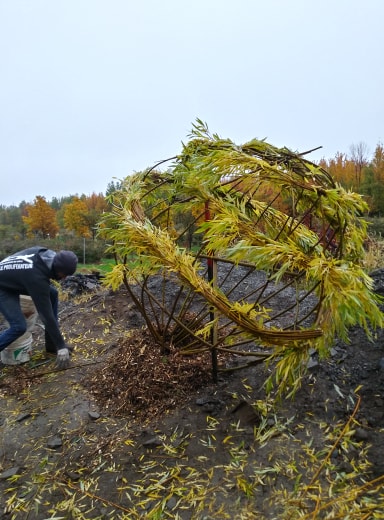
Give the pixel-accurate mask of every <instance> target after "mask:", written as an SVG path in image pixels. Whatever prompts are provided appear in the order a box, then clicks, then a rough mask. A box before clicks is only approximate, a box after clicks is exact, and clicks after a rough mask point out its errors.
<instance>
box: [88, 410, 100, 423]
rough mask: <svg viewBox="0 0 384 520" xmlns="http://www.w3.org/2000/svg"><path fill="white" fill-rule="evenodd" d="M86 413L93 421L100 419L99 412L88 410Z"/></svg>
mask: <svg viewBox="0 0 384 520" xmlns="http://www.w3.org/2000/svg"><path fill="white" fill-rule="evenodd" d="M88 415H89V417H90V419H92V420H93V421H96V420H97V419H100V414H99V413H98V412H88Z"/></svg>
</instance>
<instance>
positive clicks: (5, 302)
mask: <svg viewBox="0 0 384 520" xmlns="http://www.w3.org/2000/svg"><path fill="white" fill-rule="evenodd" d="M0 312H1V314H2V315H3V316H4V318H5V319H6V320H7V322H8V323H9V328H8V329H7V330H5V331H4V332H2V333H1V334H0V352H1V351H2V350H4V349H5V348H7V347H8V345H10V344H11V343H13V342H14V341H16V340H17V338H19V337H20V336H22V335H23V334H24V332H26V330H27V322H26V319H25V317H24V314H23V311H22V310H21V306H20V296H19V295H18V294H16V293H13V292H10V291H4V290H3V289H0Z"/></svg>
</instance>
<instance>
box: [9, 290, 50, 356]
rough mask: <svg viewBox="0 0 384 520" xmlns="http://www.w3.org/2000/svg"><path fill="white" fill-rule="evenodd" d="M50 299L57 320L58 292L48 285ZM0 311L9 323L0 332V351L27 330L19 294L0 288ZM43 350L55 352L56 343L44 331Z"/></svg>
mask: <svg viewBox="0 0 384 520" xmlns="http://www.w3.org/2000/svg"><path fill="white" fill-rule="evenodd" d="M50 299H51V305H52V310H53V314H54V316H55V318H56V321H57V320H58V309H59V293H58V291H57V289H56V288H55V287H53V286H51V287H50ZM0 312H1V314H3V316H4V318H5V319H6V320H7V322H8V323H9V328H8V329H7V330H5V331H4V332H2V333H1V334H0V352H1V351H2V350H4V349H5V348H6V347H8V345H10V344H11V343H13V342H14V341H16V340H17V338H19V337H20V336H22V335H23V334H24V333H25V332H26V331H27V322H26V319H25V316H24V314H23V311H22V310H21V306H20V296H19V295H18V294H16V293H13V292H10V291H4V290H3V289H0ZM45 350H46V351H47V352H50V353H53V354H56V353H57V348H56V345H55V344H54V343H53V341H52V340H51V338H50V336H49V335H48V333H47V332H45Z"/></svg>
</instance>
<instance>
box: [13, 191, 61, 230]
mask: <svg viewBox="0 0 384 520" xmlns="http://www.w3.org/2000/svg"><path fill="white" fill-rule="evenodd" d="M25 213H26V215H25V216H23V217H22V218H23V222H24V223H25V224H26V226H27V234H28V236H38V237H41V238H54V237H55V236H56V235H57V233H58V232H59V226H58V225H57V220H56V211H55V210H54V209H53V208H52V207H51V206H50V205H49V204H48V202H47V201H46V200H45V197H42V196H41V195H37V196H36V198H35V200H34V203H33V204H27V205H26V206H25Z"/></svg>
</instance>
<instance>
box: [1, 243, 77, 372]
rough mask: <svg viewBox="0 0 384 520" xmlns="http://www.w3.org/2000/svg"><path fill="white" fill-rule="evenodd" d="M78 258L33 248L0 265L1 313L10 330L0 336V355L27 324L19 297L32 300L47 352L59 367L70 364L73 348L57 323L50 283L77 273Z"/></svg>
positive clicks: (66, 253)
mask: <svg viewBox="0 0 384 520" xmlns="http://www.w3.org/2000/svg"><path fill="white" fill-rule="evenodd" d="M77 262H78V259H77V256H76V255H75V253H73V252H72V251H59V252H58V253H56V252H55V251H52V250H51V249H47V248H45V247H40V246H35V247H31V248H28V249H24V250H23V251H18V252H17V253H14V254H13V255H11V256H8V257H7V258H4V260H2V261H1V262H0V312H1V313H2V314H3V316H4V318H5V319H6V320H7V322H8V323H9V328H8V329H7V330H5V331H4V332H2V333H1V334H0V352H1V351H2V350H4V349H5V348H7V347H8V345H10V344H11V343H13V342H14V341H15V340H17V338H19V337H20V336H22V335H23V334H24V333H25V331H26V330H27V324H26V320H25V317H24V314H23V312H22V310H21V306H20V295H21V294H25V295H28V296H30V297H31V298H32V301H33V303H34V304H35V307H36V310H37V312H38V314H39V317H40V319H41V321H42V322H43V324H44V327H45V342H46V345H45V347H46V350H47V352H51V353H55V354H56V356H57V358H56V359H57V365H58V367H59V368H66V367H67V366H68V365H69V360H70V351H71V350H72V348H71V347H70V346H69V345H68V344H66V343H65V341H64V338H63V336H62V334H61V331H60V328H59V323H58V301H59V298H58V291H57V290H56V288H55V287H53V286H52V285H51V280H62V279H64V278H65V277H66V276H69V275H72V274H73V273H74V272H75V271H76V267H77Z"/></svg>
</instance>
